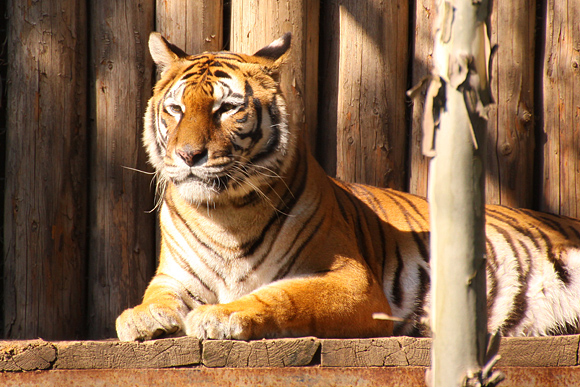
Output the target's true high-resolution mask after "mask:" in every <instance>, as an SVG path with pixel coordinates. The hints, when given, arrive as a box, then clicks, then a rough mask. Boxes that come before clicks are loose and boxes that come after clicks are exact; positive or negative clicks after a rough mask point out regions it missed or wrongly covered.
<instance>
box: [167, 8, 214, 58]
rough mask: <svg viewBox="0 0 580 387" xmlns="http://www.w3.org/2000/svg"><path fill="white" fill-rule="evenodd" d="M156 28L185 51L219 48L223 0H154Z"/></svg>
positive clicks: (195, 51)
mask: <svg viewBox="0 0 580 387" xmlns="http://www.w3.org/2000/svg"><path fill="white" fill-rule="evenodd" d="M156 20H157V23H156V24H157V27H156V31H158V32H160V33H161V34H162V35H163V36H165V38H167V40H169V41H170V42H171V43H173V44H175V45H176V46H177V47H179V48H181V49H182V50H183V51H185V52H186V53H188V54H199V53H202V52H204V51H219V50H221V49H223V0H187V1H170V0H157V8H156Z"/></svg>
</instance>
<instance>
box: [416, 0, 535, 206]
mask: <svg viewBox="0 0 580 387" xmlns="http://www.w3.org/2000/svg"><path fill="white" fill-rule="evenodd" d="M417 3H418V4H417V7H416V20H417V21H416V28H415V31H416V32H415V44H414V47H415V49H414V54H415V58H414V60H413V64H412V65H413V84H417V83H418V82H419V81H420V80H421V79H422V78H423V77H425V76H426V75H427V74H428V72H429V68H430V64H431V59H432V54H433V43H432V42H433V34H432V30H433V19H434V15H435V0H418V1H417ZM535 17H536V5H535V1H533V0H532V1H526V0H514V1H508V2H506V1H504V2H494V3H493V9H492V12H491V31H490V32H491V45H492V46H496V48H497V50H496V52H495V54H494V55H493V60H492V61H491V63H492V65H493V66H492V68H491V76H490V80H491V88H492V95H493V96H494V99H495V102H496V103H495V104H493V105H491V106H490V111H489V120H488V129H487V134H488V136H487V155H486V166H487V167H486V193H485V195H486V201H487V203H497V204H503V205H508V206H515V207H526V208H531V207H532V202H533V192H534V191H533V189H532V183H533V167H534V123H535V120H534V117H533V109H532V108H533V103H534V92H533V91H534V63H535V61H534V60H533V58H534V46H535V44H534V33H535V31H534V28H535ZM422 113H423V105H422V101H420V100H419V99H415V104H414V107H413V121H412V132H411V144H410V160H409V161H410V172H409V191H410V192H412V193H415V194H418V195H421V196H426V194H427V169H428V168H427V161H426V159H425V157H424V156H423V155H422V152H421V146H422V142H421V141H422V136H423V135H422V130H421V122H422V117H423V114H422Z"/></svg>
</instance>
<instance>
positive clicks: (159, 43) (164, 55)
mask: <svg viewBox="0 0 580 387" xmlns="http://www.w3.org/2000/svg"><path fill="white" fill-rule="evenodd" d="M149 52H150V53H151V57H152V58H153V61H154V62H155V64H156V65H157V67H158V68H159V70H160V71H161V72H163V71H165V70H166V69H167V68H168V67H169V66H170V65H171V64H172V63H173V62H175V61H178V60H179V59H181V58H185V57H186V56H187V54H186V53H185V52H183V51H182V50H181V49H180V48H179V47H177V46H175V45H173V44H171V43H169V42H168V41H167V39H165V38H164V37H163V36H162V35H161V34H160V33H159V32H152V33H151V35H149Z"/></svg>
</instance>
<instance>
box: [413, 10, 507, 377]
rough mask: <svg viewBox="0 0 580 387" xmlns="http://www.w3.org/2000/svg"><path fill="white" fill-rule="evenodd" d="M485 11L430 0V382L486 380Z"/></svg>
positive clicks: (427, 119)
mask: <svg viewBox="0 0 580 387" xmlns="http://www.w3.org/2000/svg"><path fill="white" fill-rule="evenodd" d="M487 14H488V1H487V0H479V1H478V0H454V1H453V0H447V1H440V2H439V4H438V23H436V28H437V29H436V33H435V43H434V52H433V54H434V55H433V56H434V58H433V59H434V70H433V73H432V77H431V80H430V84H429V87H428V91H427V101H426V103H425V107H426V113H425V123H424V130H425V131H426V135H425V139H424V141H425V140H427V141H426V142H425V143H424V150H425V151H426V154H428V155H431V156H434V157H433V159H432V160H431V163H430V169H429V173H430V177H429V198H430V209H431V230H432V231H431V264H432V287H433V304H432V328H433V339H434V340H433V350H432V375H431V376H432V380H431V384H432V385H433V386H469V385H474V386H475V385H482V386H486V385H493V383H494V382H493V381H491V380H487V379H488V376H489V375H483V373H482V371H481V370H482V368H483V367H484V365H485V364H484V363H485V361H486V359H485V357H486V346H487V344H486V334H487V318H486V289H485V274H486V272H485V229H484V225H485V198H484V193H485V186H484V171H485V168H484V160H485V147H484V146H485V131H486V122H487V120H486V114H485V113H486V110H485V106H486V105H487V104H488V103H489V92H488V83H487V64H488V55H487V54H486V47H488V45H487V44H486V43H488V42H489V40H488V37H487V35H486V29H485V20H486V18H487ZM487 51H489V50H487ZM429 140H430V141H429ZM494 378H496V375H494ZM494 380H495V379H494ZM488 382H489V383H488Z"/></svg>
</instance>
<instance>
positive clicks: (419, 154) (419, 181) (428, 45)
mask: <svg viewBox="0 0 580 387" xmlns="http://www.w3.org/2000/svg"><path fill="white" fill-rule="evenodd" d="M436 13H437V8H436V6H435V0H417V1H416V6H415V35H414V41H413V48H414V50H413V61H412V63H411V77H412V83H413V86H415V85H417V84H418V83H419V82H420V81H421V80H422V79H423V78H424V77H426V76H427V75H428V74H429V73H430V72H431V69H432V66H433V23H434V20H435V16H436ZM424 108H425V90H423V91H422V92H421V94H420V96H418V97H417V98H416V99H415V100H414V101H413V109H412V121H411V135H410V140H409V165H408V168H409V192H410V193H413V194H415V195H419V196H423V197H427V183H428V181H429V158H427V157H425V156H423V151H422V144H423V141H422V140H423V128H422V123H423V110H424Z"/></svg>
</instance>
